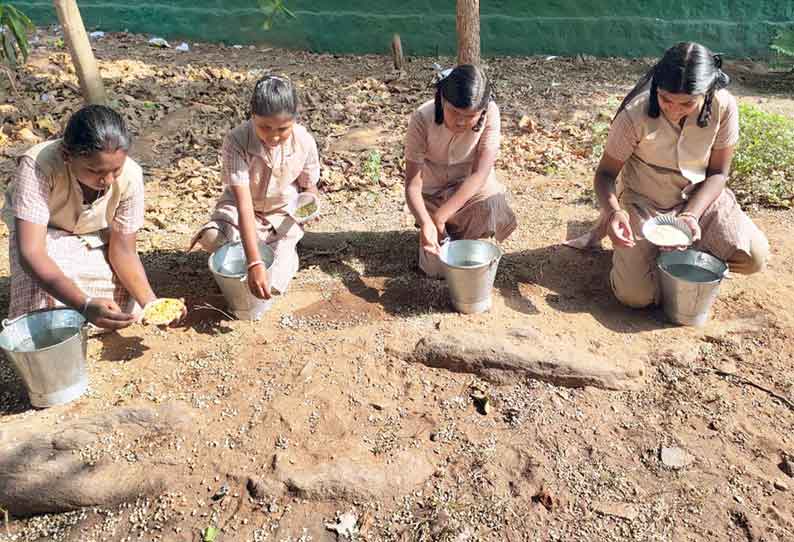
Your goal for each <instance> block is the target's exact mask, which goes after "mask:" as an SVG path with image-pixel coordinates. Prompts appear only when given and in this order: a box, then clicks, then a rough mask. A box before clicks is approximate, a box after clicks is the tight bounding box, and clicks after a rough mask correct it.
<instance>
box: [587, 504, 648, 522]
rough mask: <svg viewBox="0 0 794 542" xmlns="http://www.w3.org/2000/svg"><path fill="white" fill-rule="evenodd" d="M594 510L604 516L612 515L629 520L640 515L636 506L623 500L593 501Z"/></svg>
mask: <svg viewBox="0 0 794 542" xmlns="http://www.w3.org/2000/svg"><path fill="white" fill-rule="evenodd" d="M593 511H595V512H597V513H599V514H601V515H603V516H612V517H616V518H621V519H626V520H628V521H633V520H635V519H637V517H638V516H639V515H640V512H639V510H637V507H636V506H634V505H633V504H628V503H623V502H596V503H593Z"/></svg>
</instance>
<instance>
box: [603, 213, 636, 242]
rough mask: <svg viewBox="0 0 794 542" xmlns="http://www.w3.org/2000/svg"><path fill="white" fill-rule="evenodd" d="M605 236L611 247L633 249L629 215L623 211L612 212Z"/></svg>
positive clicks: (632, 234)
mask: <svg viewBox="0 0 794 542" xmlns="http://www.w3.org/2000/svg"><path fill="white" fill-rule="evenodd" d="M607 234H608V235H609V238H610V239H611V240H612V244H613V245H615V246H619V247H626V248H629V247H633V246H634V244H635V243H634V233H633V232H632V231H631V221H630V219H629V213H628V212H626V211H624V210H623V209H619V210H617V211H615V212H613V213H612V218H611V219H610V220H609V225H608V227H607Z"/></svg>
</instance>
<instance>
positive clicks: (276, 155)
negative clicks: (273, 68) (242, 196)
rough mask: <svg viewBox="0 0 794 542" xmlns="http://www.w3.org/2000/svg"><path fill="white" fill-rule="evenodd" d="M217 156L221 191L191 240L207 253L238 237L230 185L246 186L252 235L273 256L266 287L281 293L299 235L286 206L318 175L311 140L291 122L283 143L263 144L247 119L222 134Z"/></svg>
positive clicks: (294, 266)
mask: <svg viewBox="0 0 794 542" xmlns="http://www.w3.org/2000/svg"><path fill="white" fill-rule="evenodd" d="M222 160H223V170H222V173H221V180H222V181H223V185H224V187H225V188H224V190H223V194H221V197H220V199H219V200H218V203H217V205H216V206H215V210H214V212H213V213H212V216H211V217H210V222H208V223H207V224H205V225H204V226H202V227H201V229H200V230H199V232H198V233H197V234H196V236H195V237H194V239H193V243H192V244H194V245H195V243H197V242H201V244H202V247H203V248H204V249H205V250H207V251H209V252H212V251H214V250H215V249H217V248H218V247H220V246H221V245H223V244H224V243H227V242H232V241H239V240H240V230H239V224H240V218H239V212H238V209H237V202H236V200H235V197H234V194H233V193H232V189H231V187H232V186H247V187H249V188H250V190H251V197H252V199H253V204H254V215H255V218H256V227H257V235H258V237H259V239H260V240H262V241H264V242H265V243H267V244H268V246H269V247H270V248H271V249H273V252H274V254H275V260H274V262H273V266H272V267H271V269H270V280H271V284H270V286H271V287H272V288H273V289H275V290H277V291H278V292H282V293H283V292H285V291H286V289H287V286H288V285H289V283H290V281H291V280H292V277H294V276H295V273H297V272H298V267H299V261H298V252H297V245H298V242H299V241H300V240H301V239H302V238H303V228H302V227H301V226H300V225H299V224H297V222H296V221H295V219H294V217H292V216H291V215H290V212H289V210H288V204H289V202H290V201H291V200H292V199H293V198H294V197H295V196H297V195H298V193H299V191H300V190H301V189H304V190H305V189H308V188H311V187H313V186H316V184H317V181H318V180H319V178H320V160H319V156H318V153H317V144H316V143H315V141H314V138H313V137H312V136H311V134H310V133H309V132H308V130H306V128H304V127H303V126H301V125H299V124H295V125H294V126H293V128H292V135H291V136H290V138H289V140H288V141H286V142H284V143H282V144H281V145H279V146H278V147H276V148H273V149H271V148H268V147H266V146H265V145H264V144H263V143H262V141H261V140H260V139H259V137H257V135H256V131H255V128H254V125H253V123H252V122H251V121H250V120H249V121H247V122H244V123H242V124H241V125H240V126H238V127H237V128H235V129H234V130H232V131H231V132H230V133H229V134H228V135H227V136H226V139H225V140H224V142H223V149H222ZM207 230H217V232H218V235H217V237H215V239H213V240H212V241H211V242H209V243H208V242H206V237H204V238H203V234H204V233H205V232H206V231H207ZM208 245H209V246H208Z"/></svg>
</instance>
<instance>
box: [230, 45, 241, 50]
mask: <svg viewBox="0 0 794 542" xmlns="http://www.w3.org/2000/svg"><path fill="white" fill-rule="evenodd" d="M232 47H234V48H235V49H242V48H243V46H242V45H232Z"/></svg>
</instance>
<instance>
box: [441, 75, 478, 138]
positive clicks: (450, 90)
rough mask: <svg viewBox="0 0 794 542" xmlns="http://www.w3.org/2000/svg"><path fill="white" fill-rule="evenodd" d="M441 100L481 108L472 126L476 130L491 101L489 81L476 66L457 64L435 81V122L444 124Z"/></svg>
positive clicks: (455, 104) (470, 107) (454, 104)
mask: <svg viewBox="0 0 794 542" xmlns="http://www.w3.org/2000/svg"><path fill="white" fill-rule="evenodd" d="M443 100H446V101H448V102H449V103H451V104H452V105H453V106H455V107H458V108H460V109H472V108H473V109H477V110H481V111H482V115H480V118H479V120H478V121H477V124H476V125H475V126H474V127H473V128H472V130H473V131H475V132H477V131H479V130H480V129H481V128H482V126H483V124H484V123H485V114H486V109H487V107H488V103H489V102H490V101H491V83H490V81H489V80H488V78H487V77H486V76H485V73H484V72H483V71H482V70H481V69H480V68H478V67H477V66H472V65H470V64H463V65H460V66H457V67H456V68H455V69H454V70H452V71H451V72H450V73H449V75H447V76H446V77H444V78H443V79H440V80H439V81H438V82H437V83H436V101H435V106H436V110H435V121H436V124H444V104H443Z"/></svg>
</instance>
